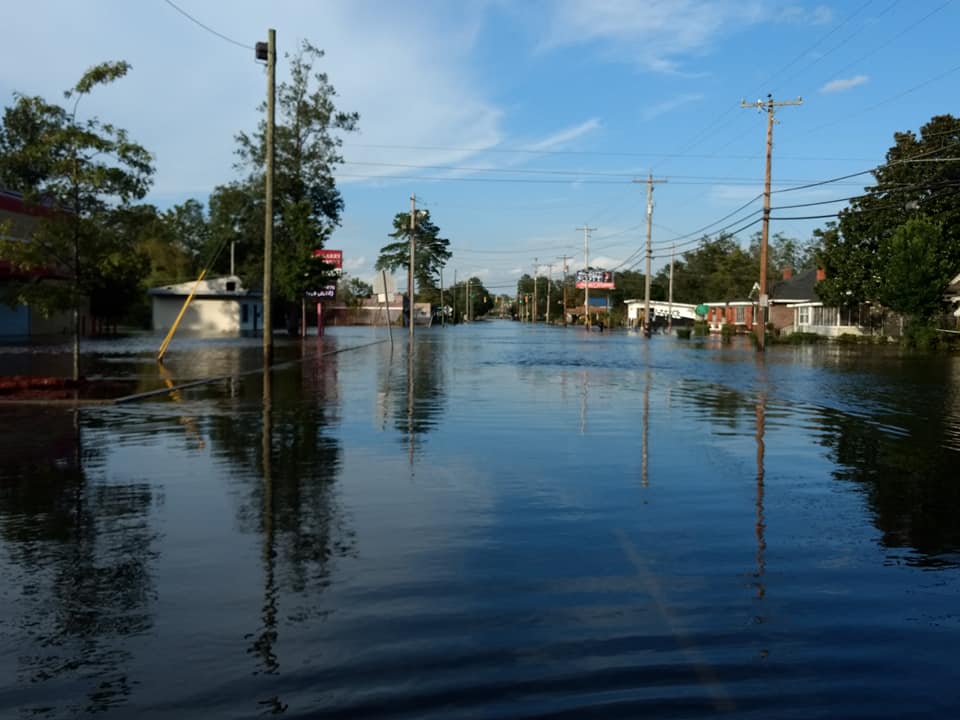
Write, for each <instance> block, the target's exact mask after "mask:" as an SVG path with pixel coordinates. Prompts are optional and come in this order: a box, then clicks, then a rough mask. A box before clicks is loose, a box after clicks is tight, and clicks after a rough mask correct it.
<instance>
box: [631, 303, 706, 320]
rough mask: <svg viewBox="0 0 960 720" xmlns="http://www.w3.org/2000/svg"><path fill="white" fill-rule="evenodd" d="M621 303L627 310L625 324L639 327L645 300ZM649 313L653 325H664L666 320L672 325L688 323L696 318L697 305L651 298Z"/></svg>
mask: <svg viewBox="0 0 960 720" xmlns="http://www.w3.org/2000/svg"><path fill="white" fill-rule="evenodd" d="M623 304H624V306H625V307H626V310H627V314H626V323H627V325H629V326H630V327H641V326H642V325H643V312H644V308H645V307H646V304H647V303H646V300H645V299H644V300H639V299H630V300H624V301H623ZM650 314H651V315H652V316H653V323H654V325H666V324H667V322H668V321H669V322H671V323H672V324H673V325H678V324H680V325H684V324H690V323H692V322H693V321H694V320H696V319H697V306H696V305H691V304H689V303H679V302H675V303H671V302H666V301H663V300H651V301H650Z"/></svg>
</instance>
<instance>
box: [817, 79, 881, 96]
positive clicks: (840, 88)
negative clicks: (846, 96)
mask: <svg viewBox="0 0 960 720" xmlns="http://www.w3.org/2000/svg"><path fill="white" fill-rule="evenodd" d="M869 79H870V78H869V77H867V76H866V75H854V76H853V77H852V78H839V79H837V80H831V81H830V82H828V83H827V84H826V85H824V86H823V87H822V88H820V92H822V93H835V92H844V91H845V90H850V89H851V88H855V87H857V85H863V84H864V83H865V82H867V81H868V80H869Z"/></svg>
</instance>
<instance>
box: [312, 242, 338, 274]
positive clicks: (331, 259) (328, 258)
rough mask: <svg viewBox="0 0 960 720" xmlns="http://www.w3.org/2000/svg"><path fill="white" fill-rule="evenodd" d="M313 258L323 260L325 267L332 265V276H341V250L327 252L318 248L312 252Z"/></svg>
mask: <svg viewBox="0 0 960 720" xmlns="http://www.w3.org/2000/svg"><path fill="white" fill-rule="evenodd" d="M313 256H314V257H315V258H319V259H320V260H323V261H324V262H325V263H326V264H327V265H333V267H334V271H333V274H334V275H336V276H337V277H340V276H341V275H343V250H327V249H326V248H322V249H321V248H318V249H317V250H314V251H313Z"/></svg>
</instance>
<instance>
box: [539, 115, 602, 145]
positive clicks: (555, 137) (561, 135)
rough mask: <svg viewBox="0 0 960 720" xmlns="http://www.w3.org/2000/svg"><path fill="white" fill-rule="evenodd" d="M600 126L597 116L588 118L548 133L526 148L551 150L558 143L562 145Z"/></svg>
mask: <svg viewBox="0 0 960 720" xmlns="http://www.w3.org/2000/svg"><path fill="white" fill-rule="evenodd" d="M599 127H600V120H599V119H598V118H590V119H589V120H587V121H585V122H582V123H580V124H579V125H574V126H573V127H569V128H566V129H564V130H560V131H558V132H555V133H553V134H552V135H549V136H548V137H546V138H544V139H543V140H540V141H539V142H535V143H533V144H532V145H529V146H528V147H527V149H529V150H552V149H554V148H556V147H557V146H558V145H563V144H565V143H568V142H570V141H571V140H576V139H577V138H578V137H580V136H582V135H586V134H587V133H589V132H593V131H594V130H596V129H597V128H599Z"/></svg>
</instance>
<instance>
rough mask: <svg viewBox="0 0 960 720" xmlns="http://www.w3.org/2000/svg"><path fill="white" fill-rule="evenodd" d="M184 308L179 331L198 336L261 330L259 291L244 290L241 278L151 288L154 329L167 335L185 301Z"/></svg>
mask: <svg viewBox="0 0 960 720" xmlns="http://www.w3.org/2000/svg"><path fill="white" fill-rule="evenodd" d="M194 288H196V292H195V293H194V295H193V299H192V300H191V301H190V305H188V306H187V309H186V312H184V314H183V319H182V320H181V321H180V326H179V329H180V330H186V331H188V332H197V333H226V334H236V333H255V332H259V331H260V330H262V329H263V299H262V294H261V293H260V292H259V291H252V290H245V289H244V288H243V286H242V284H241V282H240V278H238V277H236V276H233V275H228V276H226V277H219V278H212V279H209V280H202V281H200V283H199V284H198V283H197V282H196V281H190V282H184V283H178V284H176V285H164V286H163V287H156V288H151V289H150V291H149V293H150V296H151V300H152V302H151V305H152V307H153V329H154V330H157V331H162V332H166V331H167V330H169V329H170V327H171V326H172V325H173V322H174V320H176V318H177V315H178V314H179V312H180V310H181V308H182V307H183V303H184V301H185V300H186V299H187V298H188V297H189V296H190V293H191V292H193V291H194Z"/></svg>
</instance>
